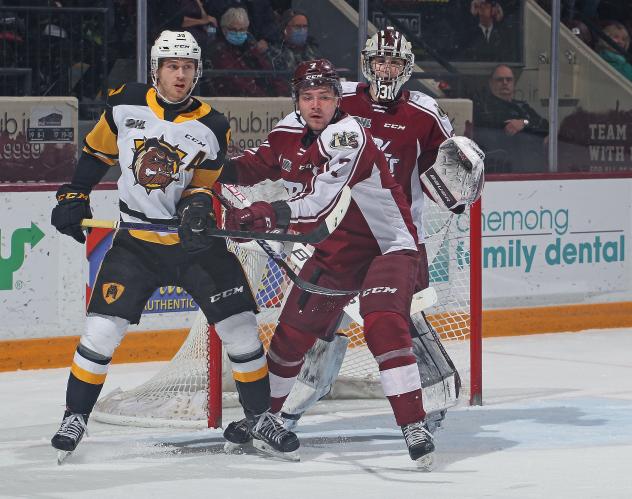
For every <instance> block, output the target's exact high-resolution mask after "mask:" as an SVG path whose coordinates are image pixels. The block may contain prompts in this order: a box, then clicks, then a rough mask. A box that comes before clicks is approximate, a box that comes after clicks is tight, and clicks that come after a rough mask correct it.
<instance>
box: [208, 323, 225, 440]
mask: <svg viewBox="0 0 632 499" xmlns="http://www.w3.org/2000/svg"><path fill="white" fill-rule="evenodd" d="M207 338H208V345H207V346H208V427H209V428H221V426H222V340H220V339H219V336H218V335H217V332H216V331H215V327H214V326H213V325H212V324H209V326H208V335H207Z"/></svg>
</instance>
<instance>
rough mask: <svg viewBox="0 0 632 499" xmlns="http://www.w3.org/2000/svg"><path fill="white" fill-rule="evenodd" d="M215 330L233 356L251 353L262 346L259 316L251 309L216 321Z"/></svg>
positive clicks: (227, 351) (229, 353)
mask: <svg viewBox="0 0 632 499" xmlns="http://www.w3.org/2000/svg"><path fill="white" fill-rule="evenodd" d="M215 331H216V332H217V336H219V337H220V339H221V340H222V343H223V344H224V348H225V349H226V353H228V355H229V356H230V357H232V358H237V357H242V356H244V355H251V354H253V353H255V352H257V351H258V350H260V349H261V348H262V347H261V340H260V339H259V329H258V328H257V318H256V317H255V314H254V313H253V312H251V311H247V312H241V313H239V314H235V315H231V316H230V317H227V318H226V319H224V320H221V321H219V322H217V323H215Z"/></svg>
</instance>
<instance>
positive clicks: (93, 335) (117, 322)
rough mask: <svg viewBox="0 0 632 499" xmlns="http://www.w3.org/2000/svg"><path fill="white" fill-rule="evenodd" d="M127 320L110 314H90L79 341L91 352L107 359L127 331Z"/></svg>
mask: <svg viewBox="0 0 632 499" xmlns="http://www.w3.org/2000/svg"><path fill="white" fill-rule="evenodd" d="M128 327H129V321H128V320H127V319H123V318H121V317H114V316H111V315H100V314H90V315H89V316H88V317H86V329H85V332H84V333H83V336H81V339H80V340H79V343H80V344H81V345H83V346H84V347H85V348H87V349H89V350H90V351H91V352H93V353H96V354H98V355H102V356H103V358H104V359H109V358H111V357H112V355H113V354H114V351H115V350H116V347H118V346H119V344H120V343H121V340H122V339H123V337H124V336H125V333H126V332H127V328H128Z"/></svg>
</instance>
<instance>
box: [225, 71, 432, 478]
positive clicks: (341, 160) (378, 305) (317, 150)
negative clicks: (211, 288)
mask: <svg viewBox="0 0 632 499" xmlns="http://www.w3.org/2000/svg"><path fill="white" fill-rule="evenodd" d="M292 88H293V98H294V101H295V106H296V107H297V108H298V109H297V112H296V113H292V114H290V115H288V116H286V117H285V118H284V119H283V120H282V121H281V122H279V123H278V125H277V126H276V127H275V128H274V129H273V130H272V132H270V134H269V135H268V138H267V140H266V141H265V142H264V143H263V144H262V145H261V146H260V147H259V148H257V149H256V150H249V151H246V152H245V153H244V154H243V155H242V156H239V157H237V158H234V159H232V160H231V161H230V162H229V163H227V164H226V166H225V168H224V170H223V172H222V176H221V177H220V181H222V182H226V183H236V184H241V185H253V184H255V183H258V182H260V181H262V180H264V179H266V178H270V179H273V180H278V179H282V180H283V182H284V184H285V186H286V188H287V189H288V191H289V193H290V196H291V197H290V198H289V199H288V200H287V201H276V202H273V203H267V202H263V201H262V202H256V203H253V204H252V205H251V206H250V207H248V208H244V209H231V210H229V211H228V213H227V216H226V226H227V228H229V229H235V228H240V229H249V230H261V229H264V228H267V229H272V228H281V229H286V228H287V227H288V226H291V227H292V228H293V229H295V230H300V231H304V230H309V228H310V227H311V226H312V225H313V224H315V223H318V221H319V220H321V219H322V217H324V216H325V215H326V214H327V213H328V210H330V209H331V207H332V205H333V204H334V203H335V201H336V199H337V197H338V196H339V195H340V193H341V191H342V189H343V187H345V186H348V187H349V188H350V189H351V195H352V202H351V205H350V207H349V209H348V211H347V214H346V215H345V218H344V219H343V221H342V222H341V223H340V225H339V226H338V228H337V229H336V231H335V232H334V233H333V234H332V235H331V236H329V238H328V239H326V240H325V241H324V242H322V243H319V244H317V245H316V247H315V252H314V254H313V256H312V258H310V259H309V260H308V261H307V263H306V264H305V265H304V267H303V268H302V270H301V273H300V275H301V277H303V278H304V279H307V280H310V281H311V282H314V283H317V284H319V285H322V286H327V287H330V288H336V289H363V290H365V291H364V292H363V293H362V295H361V296H360V313H361V315H362V317H363V319H364V326H365V329H364V334H365V338H366V342H367V345H368V347H369V349H370V351H371V353H372V354H373V356H374V357H375V359H376V361H377V363H378V366H379V370H380V379H381V383H382V387H383V389H384V393H385V395H386V397H387V398H388V400H389V402H390V404H391V407H392V410H393V413H394V415H395V420H396V422H397V424H398V425H399V426H400V427H401V429H402V432H403V435H404V438H405V440H406V444H407V446H408V450H409V453H410V456H411V458H412V459H414V460H417V461H418V462H419V464H420V466H422V467H423V468H429V467H430V465H431V463H432V453H433V451H434V444H433V442H432V435H431V434H430V432H429V431H428V429H427V428H426V426H425V424H424V416H425V412H424V409H423V406H422V403H421V400H422V399H421V381H420V377H419V371H418V369H417V365H416V361H415V357H414V355H413V353H412V341H411V337H410V334H409V330H408V327H409V326H408V323H409V310H410V303H411V297H412V293H413V289H414V287H415V281H416V275H417V271H418V270H417V269H418V263H419V255H418V251H417V244H416V242H417V234H416V229H415V226H414V224H413V220H412V215H411V212H410V207H409V203H408V201H407V199H406V196H405V194H404V192H403V190H402V188H401V187H400V186H399V184H397V182H395V180H394V179H393V176H392V175H391V173H390V171H389V169H388V164H387V161H386V158H385V156H384V154H383V153H382V152H381V151H380V150H379V148H378V147H377V146H376V144H375V142H374V141H373V139H372V137H371V135H370V132H368V131H367V130H365V129H364V128H363V127H361V126H360V125H359V124H358V122H357V121H356V120H355V119H354V118H352V117H351V116H349V115H348V114H346V113H344V112H342V111H341V110H340V108H339V103H340V97H341V95H342V89H341V86H340V80H339V78H338V75H337V73H336V71H335V69H334V68H333V66H332V65H331V63H330V62H329V61H327V60H325V59H320V60H316V61H308V62H304V63H301V64H300V65H299V66H298V67H297V69H296V71H295V73H294V78H293V80H292ZM299 111H300V114H299ZM348 300H349V296H342V297H331V296H327V297H325V296H322V295H317V294H309V293H306V292H303V291H301V290H300V289H298V288H296V287H294V288H293V289H292V290H291V292H290V294H289V296H288V299H287V301H286V303H285V306H284V308H283V311H282V312H281V315H280V318H279V324H278V326H277V328H276V330H275V333H274V336H273V338H272V341H271V344H270V348H269V350H268V354H267V355H268V366H269V370H270V382H271V392H272V408H271V410H272V411H279V410H280V409H281V406H282V405H283V401H284V400H285V398H286V397H287V395H288V393H289V392H290V389H291V387H292V384H293V383H294V381H295V379H296V377H297V375H298V373H299V371H300V369H301V365H302V363H303V357H304V355H305V353H306V352H307V351H308V350H309V349H310V348H311V347H312V345H313V344H314V343H315V341H316V340H317V339H318V338H327V339H329V338H331V337H332V336H333V334H334V332H335V328H336V326H337V323H338V319H339V317H340V314H341V312H342V308H343V307H344V305H345V304H346V302H347V301H348ZM224 435H225V437H226V438H227V440H229V441H230V442H234V443H246V442H247V441H248V440H249V434H248V423H247V421H244V420H242V421H239V422H235V423H231V424H230V425H229V426H228V427H227V429H226V431H225V432H224Z"/></svg>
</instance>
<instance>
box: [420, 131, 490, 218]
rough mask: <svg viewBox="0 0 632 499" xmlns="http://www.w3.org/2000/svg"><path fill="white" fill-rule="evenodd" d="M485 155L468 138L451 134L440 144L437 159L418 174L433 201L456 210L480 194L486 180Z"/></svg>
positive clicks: (461, 209)
mask: <svg viewBox="0 0 632 499" xmlns="http://www.w3.org/2000/svg"><path fill="white" fill-rule="evenodd" d="M484 159H485V154H484V153H483V151H481V149H480V148H479V147H478V145H477V144H476V143H475V142H474V141H472V140H470V139H468V138H467V137H450V138H449V139H447V140H445V141H444V142H443V143H442V144H441V145H440V146H439V152H438V153H437V160H436V161H435V163H434V164H433V165H432V166H431V167H430V168H428V170H426V171H425V172H424V173H423V174H422V175H421V182H422V184H423V185H424V186H425V187H426V189H427V190H428V192H429V193H430V195H431V196H432V198H433V199H434V200H435V201H436V202H439V201H440V202H442V203H443V204H444V205H445V206H446V207H447V208H448V209H450V210H452V211H455V212H459V211H461V212H462V211H463V209H464V208H465V206H470V205H471V204H473V203H474V202H476V200H477V199H478V198H479V197H480V195H481V191H482V190H483V185H484V183H485V173H484Z"/></svg>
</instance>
